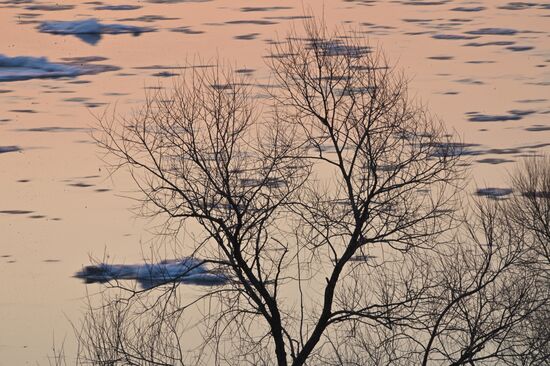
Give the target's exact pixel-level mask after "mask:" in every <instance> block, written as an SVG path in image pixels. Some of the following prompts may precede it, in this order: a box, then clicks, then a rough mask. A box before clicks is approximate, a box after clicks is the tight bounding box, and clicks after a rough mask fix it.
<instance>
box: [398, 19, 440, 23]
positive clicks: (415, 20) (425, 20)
mask: <svg viewBox="0 0 550 366" xmlns="http://www.w3.org/2000/svg"><path fill="white" fill-rule="evenodd" d="M437 20H442V19H441V18H437V19H432V18H404V19H401V21H403V22H406V23H431V22H435V21H437Z"/></svg>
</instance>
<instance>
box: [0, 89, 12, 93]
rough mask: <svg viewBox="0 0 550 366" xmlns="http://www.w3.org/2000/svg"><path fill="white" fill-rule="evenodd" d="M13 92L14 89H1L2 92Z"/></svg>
mask: <svg viewBox="0 0 550 366" xmlns="http://www.w3.org/2000/svg"><path fill="white" fill-rule="evenodd" d="M11 92H13V90H10V89H0V94H7V93H11Z"/></svg>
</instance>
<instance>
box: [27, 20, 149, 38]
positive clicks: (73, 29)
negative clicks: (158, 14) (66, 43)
mask: <svg viewBox="0 0 550 366" xmlns="http://www.w3.org/2000/svg"><path fill="white" fill-rule="evenodd" d="M38 29H39V30H40V32H43V33H51V34H60V35H74V36H76V37H78V38H80V39H81V40H82V41H84V42H86V43H88V44H91V45H95V44H96V43H98V42H99V41H100V39H101V35H102V34H122V33H130V34H133V35H135V36H137V35H140V34H141V33H145V32H153V31H155V29H154V28H151V27H138V26H134V25H125V24H103V23H100V22H99V21H98V20H97V19H95V18H90V19H84V20H70V21H47V22H43V23H42V24H40V25H39V26H38Z"/></svg>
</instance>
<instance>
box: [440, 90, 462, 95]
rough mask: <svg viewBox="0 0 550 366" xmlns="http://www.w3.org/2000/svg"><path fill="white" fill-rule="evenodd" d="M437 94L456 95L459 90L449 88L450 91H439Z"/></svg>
mask: <svg viewBox="0 0 550 366" xmlns="http://www.w3.org/2000/svg"><path fill="white" fill-rule="evenodd" d="M439 94H443V95H458V94H460V92H457V91H454V90H450V91H446V92H441V93H439Z"/></svg>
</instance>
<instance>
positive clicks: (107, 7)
mask: <svg viewBox="0 0 550 366" xmlns="http://www.w3.org/2000/svg"><path fill="white" fill-rule="evenodd" d="M141 8H142V7H141V6H140V5H99V6H96V7H95V8H94V10H112V11H127V10H137V9H141Z"/></svg>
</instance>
